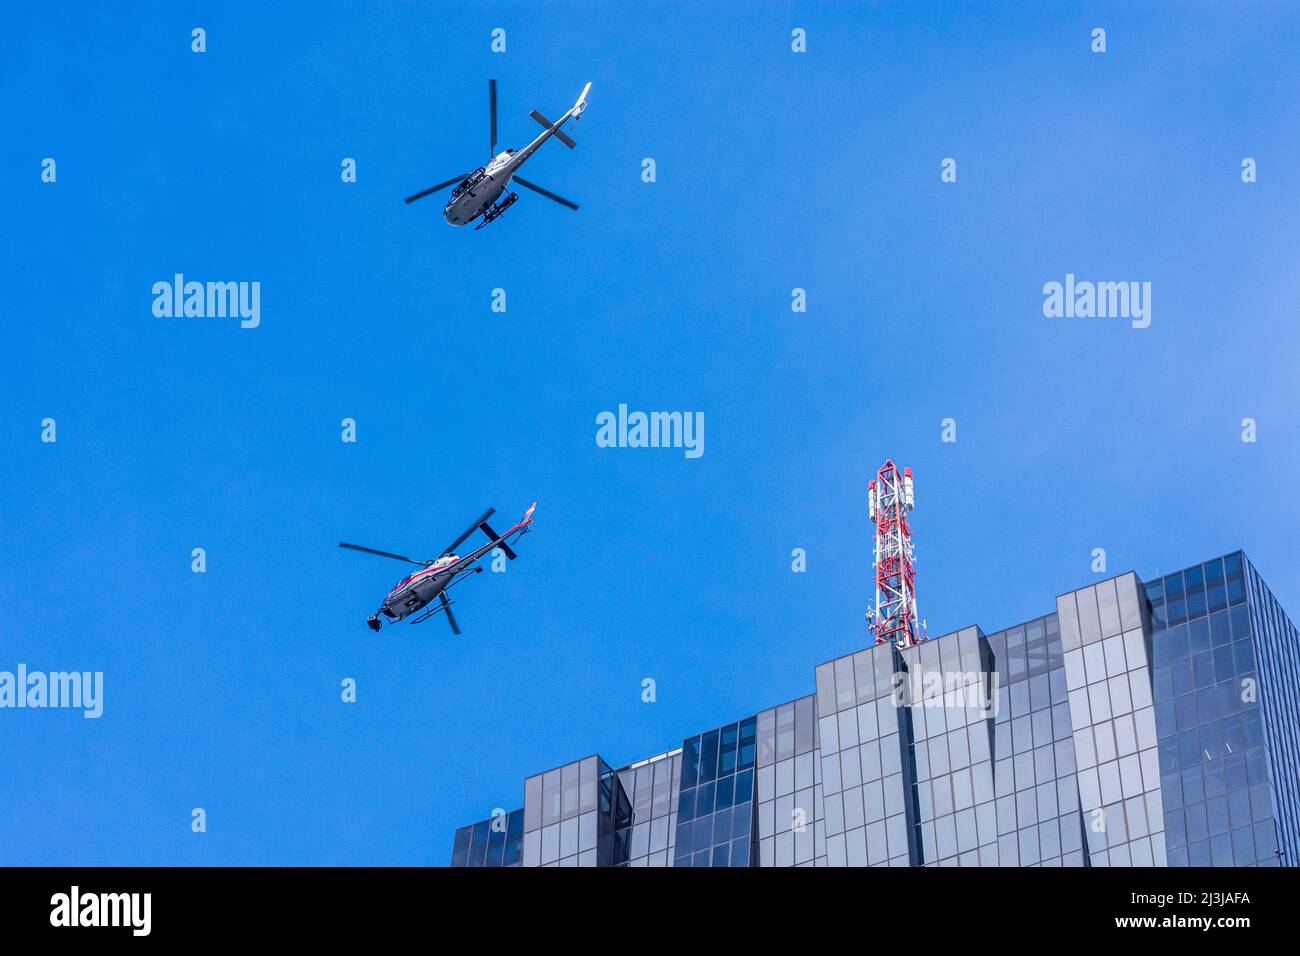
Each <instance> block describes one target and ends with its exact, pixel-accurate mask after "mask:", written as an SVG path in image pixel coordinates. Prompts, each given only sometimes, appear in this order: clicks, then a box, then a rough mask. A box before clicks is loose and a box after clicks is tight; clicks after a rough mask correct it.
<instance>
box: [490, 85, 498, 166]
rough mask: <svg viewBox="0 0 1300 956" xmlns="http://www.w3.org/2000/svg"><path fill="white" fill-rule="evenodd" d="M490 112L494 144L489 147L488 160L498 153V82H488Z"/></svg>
mask: <svg viewBox="0 0 1300 956" xmlns="http://www.w3.org/2000/svg"><path fill="white" fill-rule="evenodd" d="M488 111H489V112H490V113H491V114H492V142H491V143H490V144H489V145H488V159H491V158H492V157H493V156H495V155H496V153H497V81H496V80H488Z"/></svg>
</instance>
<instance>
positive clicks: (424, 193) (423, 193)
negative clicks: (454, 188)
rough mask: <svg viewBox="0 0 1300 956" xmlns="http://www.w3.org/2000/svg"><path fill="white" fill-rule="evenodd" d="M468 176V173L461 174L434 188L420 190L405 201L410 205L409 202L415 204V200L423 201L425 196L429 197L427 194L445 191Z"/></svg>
mask: <svg viewBox="0 0 1300 956" xmlns="http://www.w3.org/2000/svg"><path fill="white" fill-rule="evenodd" d="M468 175H469V173H461V174H460V175H459V176H457V177H456V178H455V179H449V180H447V181H446V182H445V183H438V185H436V186H430V187H429V188H428V189H422V190H420V191H419V192H418V193H416V194H415V195H414V196H407V197H406V201H407V202H408V203H411V202H415V201H416V200H417V199H423V198H424V197H425V196H427V195H429V193H436V192H437V191H438V190H440V189H446V188H447V187H448V186H450V185H452V184H453V183H458V182H460V181H461V180H462V179H464V178H465V177H466V176H468Z"/></svg>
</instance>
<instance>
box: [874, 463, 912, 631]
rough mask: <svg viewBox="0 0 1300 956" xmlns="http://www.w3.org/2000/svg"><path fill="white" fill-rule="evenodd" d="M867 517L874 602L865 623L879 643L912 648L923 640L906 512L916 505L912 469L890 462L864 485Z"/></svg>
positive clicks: (882, 466)
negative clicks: (872, 544)
mask: <svg viewBox="0 0 1300 956" xmlns="http://www.w3.org/2000/svg"><path fill="white" fill-rule="evenodd" d="M867 489H868V491H867V494H868V496H869V500H870V504H869V505H868V513H869V514H870V516H871V520H872V521H873V522H874V523H875V525H876V540H875V565H876V604H875V607H874V608H873V609H872V610H870V611H868V612H867V621H868V623H869V626H870V628H871V632H872V634H873V635H874V636H875V639H876V643H877V644H883V643H884V642H885V641H890V642H892V643H893V644H894V645H895V646H897V647H911V646H912V645H913V644H915V643H917V642H918V641H923V640H925V638H926V635H925V629H924V627H922V626H920V625H918V623H917V617H916V555H915V552H914V551H913V550H912V529H911V527H910V526H909V525H908V523H907V513H908V512H909V511H911V510H912V509H913V508H914V507H915V506H916V503H915V498H914V496H913V494H912V469H911V468H904V469H903V470H902V471H901V472H900V471H899V470H898V468H897V466H895V465H894V463H893V462H892V461H886V462H885V463H884V464H883V465H881V466H880V471H879V472H877V473H876V477H875V478H874V479H872V480H871V482H869V483H868V485H867Z"/></svg>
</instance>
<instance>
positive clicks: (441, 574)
mask: <svg viewBox="0 0 1300 956" xmlns="http://www.w3.org/2000/svg"><path fill="white" fill-rule="evenodd" d="M536 507H537V502H536V501H534V502H533V503H532V504H531V505H529V506H528V510H527V511H525V512H524V516H523V518H522V519H521V520H520V522H519V523H518V524H517V525H515V526H514V527H513V528H511V529H510V530H509V531H507V532H506V533H505V534H497V533H496V532H495V531H493V530H492V528H491V527H489V526H488V523H487V519H488V518H490V517H492V515H494V514H496V509H495V508H489V509H488V510H487V511H485V512H484V513H483V516H482V517H481V518H479V519H477V520H476V521H475V522H474V523H473V524H471V525H470V526H469V527H468V528H466V529H465V533H464V534H462V535H461V536H460V537H459V538H457V539H456V540H455V541H453V542H452V543H451V544H449V545H447V547H446V548H445V549H444V550H443V552H442V554H441V555H440V556H439V557H437V558H435V559H433V560H432V561H417V560H415V559H414V558H408V557H406V555H404V554H392V553H390V552H388V551H376V550H375V549H374V548H363V547H362V546H361V545H359V544H348V543H347V542H344V541H340V542H339V547H340V548H351V549H352V550H353V551H364V552H366V554H377V555H379V556H380V557H382V558H392V559H394V560H395V561H406V562H408V563H410V564H416V565H419V566H420V568H421V570H419V571H416V572H415V573H414V574H411V575H409V576H407V577H405V578H403V579H402V580H400V581H398V582H397V586H396V587H394V588H393V589H392V590H391V591H389V592H388V596H387V597H386V598H384V603H383V604H381V605H379V610H378V611H376V612H375V613H374V614H373V615H371V616H370V617H368V618H366V624H367V625H369V627H370V629H371V630H372V631H377V630H379V628H380V626H381V624H382V622H381V619H380V617H379V615H381V614H382V615H383V616H384V617H386V618H388V619H389V620H390V621H393V622H396V621H400V620H402V619H403V618H406V617H410V616H411V615H412V614H415V613H417V612H419V611H422V610H424V608H426V607H428V605H430V604H431V603H433V601H435V600H437V601H438V602H439V604H438V606H437V607H435V608H433V609H432V610H430V611H426V612H425V613H424V614H421V615H420V616H419V617H417V618H415V619H414V620H413V621H411V623H412V624H419V623H420V622H421V621H424V620H427V619H428V618H430V617H432V616H433V615H434V614H437V613H438V612H439V611H446V612H447V622H448V623H449V624H451V629H452V632H453V633H455V634H459V633H460V628H459V627H458V626H457V625H456V616H455V615H454V614H452V613H451V605H452V603H453V602H451V601H449V600H447V590H448V589H449V588H450V587H451V586H452V585H453V584H456V583H457V582H458V581H461V580H464V578H461V577H460V575H463V574H467V573H473V574H477V573H479V572H481V571H482V570H483V567H482V565H479V564H477V563H476V562H477V561H478V560H479V559H480V558H481V557H483V555H485V554H487V553H488V552H489V551H492V550H493V549H495V548H500V549H501V551H502V553H503V554H505V556H506V557H507V558H509V559H510V560H511V561H513V560H514V559H515V558H516V557H518V555H516V554H515V551H514V549H513V548H511V547H510V541H511V539H512V538H513V539H516V540H517V539H518V538H520V537H521V536H522V535H525V534H527V533H528V531H529V525H531V524H532V523H533V510H534V509H535V508H536ZM476 530H482V532H483V533H484V534H486V535H487V536H488V543H487V544H485V545H482V546H481V547H479V548H477V549H475V550H474V551H471V552H470V553H469V554H466V555H463V556H462V555H458V554H453V552H454V551H455V550H456V549H457V548H458V547H460V544H461V542H463V541H464V540H465V539H466V538H468V537H469V536H470V535H471V534H473V533H474V532H475V531H476Z"/></svg>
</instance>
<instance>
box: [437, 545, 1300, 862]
mask: <svg viewBox="0 0 1300 956" xmlns="http://www.w3.org/2000/svg"><path fill="white" fill-rule="evenodd" d="M1298 661H1300V633H1298V632H1297V629H1296V627H1295V625H1294V624H1293V623H1292V622H1291V620H1290V619H1289V618H1288V617H1287V616H1286V614H1285V612H1284V611H1283V610H1282V608H1281V606H1280V605H1279V604H1278V602H1277V600H1276V599H1275V598H1274V597H1273V595H1272V594H1271V593H1270V592H1269V590H1268V588H1267V586H1266V585H1265V584H1264V582H1263V580H1262V579H1261V578H1260V576H1259V574H1258V573H1257V572H1256V571H1255V569H1254V567H1253V566H1252V565H1251V564H1250V563H1249V561H1247V560H1246V558H1245V555H1244V554H1242V553H1241V552H1239V551H1238V552H1234V553H1232V554H1229V555H1226V556H1224V557H1222V558H1216V559H1214V560H1213V561H1208V562H1205V563H1202V564H1197V565H1193V566H1191V567H1189V568H1185V569H1183V570H1182V571H1178V572H1175V573H1173V574H1169V575H1164V576H1162V577H1159V578H1156V579H1154V580H1151V581H1147V582H1142V581H1140V580H1139V579H1138V578H1137V576H1136V575H1134V574H1132V573H1128V574H1122V575H1119V576H1117V577H1112V578H1108V579H1106V580H1102V581H1099V582H1097V583H1094V584H1090V585H1087V586H1086V587H1082V588H1079V589H1077V590H1075V591H1070V592H1068V593H1066V594H1063V595H1060V596H1059V597H1058V598H1057V599H1056V609H1055V611H1054V612H1053V613H1050V614H1046V615H1044V616H1042V617H1038V618H1035V619H1033V620H1030V621H1027V622H1025V623H1023V624H1019V625H1017V626H1015V627H1011V628H1007V629H1006V630H1003V631H998V632H996V633H994V634H988V635H986V634H984V633H983V632H982V631H981V630H980V629H979V628H977V627H968V628H964V629H962V630H959V631H955V632H953V633H951V634H945V635H943V636H940V637H936V638H933V639H931V640H929V641H927V642H925V643H923V644H920V645H917V646H916V647H911V648H907V649H905V650H902V651H899V650H897V649H895V648H894V647H893V646H891V645H879V646H875V647H870V648H867V649H865V650H861V651H858V652H856V653H853V654H848V655H846V656H844V657H840V658H837V659H835V660H832V661H828V662H826V663H824V664H820V665H818V666H817V667H816V668H814V673H813V678H814V688H815V693H813V694H810V695H809V696H806V697H801V698H799V699H797V700H793V701H790V702H788V703H785V704H781V705H780V706H777V707H773V708H771V709H769V710H764V711H761V712H759V713H757V714H755V715H754V716H752V717H747V718H744V719H742V720H737V721H734V722H732V723H728V724H724V725H722V726H721V727H717V728H714V729H712V730H708V731H705V732H702V733H700V734H697V735H694V736H691V737H688V738H687V739H686V740H684V741H683V742H682V745H681V747H680V748H678V749H675V750H670V751H668V752H666V753H662V754H659V755H657V756H655V757H651V758H649V759H647V760H642V761H638V762H636V763H633V764H630V765H627V766H624V767H622V768H621V769H618V770H613V769H611V768H610V766H609V765H608V764H606V763H605V761H603V760H602V759H601V758H600V757H598V756H592V757H588V758H586V759H585V760H580V761H576V762H574V763H571V764H567V765H565V766H563V767H559V768H556V769H554V770H549V771H546V772H545V773H541V774H537V775H534V776H532V777H528V778H527V779H526V780H525V781H524V807H523V809H521V810H516V811H514V812H512V813H506V812H504V811H497V812H496V813H495V815H494V816H493V817H491V818H489V819H488V820H484V821H481V822H479V823H475V824H472V825H470V826H466V827H462V828H460V829H459V830H457V831H456V835H455V841H454V845H453V850H452V865H453V866H783V867H784V866H1189V865H1190V866H1279V865H1281V866H1294V865H1297V851H1295V850H1292V851H1291V852H1290V853H1288V852H1286V848H1287V847H1296V846H1297V842H1296V841H1297V840H1300V775H1298V773H1297V768H1298V767H1300V664H1298Z"/></svg>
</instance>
